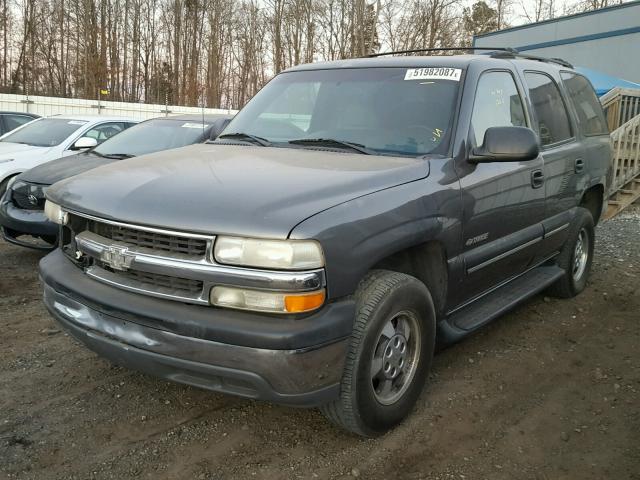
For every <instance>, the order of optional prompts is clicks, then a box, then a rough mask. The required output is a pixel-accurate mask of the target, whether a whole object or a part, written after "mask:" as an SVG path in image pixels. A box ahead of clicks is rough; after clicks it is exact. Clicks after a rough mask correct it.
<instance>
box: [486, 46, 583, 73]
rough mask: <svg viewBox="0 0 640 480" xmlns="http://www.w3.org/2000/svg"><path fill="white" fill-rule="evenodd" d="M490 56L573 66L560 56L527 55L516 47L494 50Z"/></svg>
mask: <svg viewBox="0 0 640 480" xmlns="http://www.w3.org/2000/svg"><path fill="white" fill-rule="evenodd" d="M491 57H492V58H524V59H526V60H536V61H538V62H546V63H556V64H558V65H562V66H563V67H567V68H573V65H571V64H570V63H569V62H567V61H566V60H563V59H561V58H547V57H539V56H538V55H529V54H527V53H520V52H518V51H517V50H516V49H513V48H512V49H510V50H509V51H507V50H502V51H496V52H494V53H492V54H491Z"/></svg>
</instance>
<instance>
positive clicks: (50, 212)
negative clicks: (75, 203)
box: [44, 200, 69, 225]
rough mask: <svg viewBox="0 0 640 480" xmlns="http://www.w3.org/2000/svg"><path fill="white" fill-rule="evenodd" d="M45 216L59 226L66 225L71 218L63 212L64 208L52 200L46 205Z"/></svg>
mask: <svg viewBox="0 0 640 480" xmlns="http://www.w3.org/2000/svg"><path fill="white" fill-rule="evenodd" d="M44 214H45V216H46V217H47V218H48V219H49V220H51V221H52V222H53V223H57V224H58V225H65V224H66V223H67V220H68V218H69V215H68V214H67V212H65V211H64V210H62V207H61V206H60V205H58V204H56V203H53V202H52V201H51V200H47V201H46V202H45V204H44Z"/></svg>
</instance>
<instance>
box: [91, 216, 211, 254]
mask: <svg viewBox="0 0 640 480" xmlns="http://www.w3.org/2000/svg"><path fill="white" fill-rule="evenodd" d="M89 231H91V232H93V233H96V234H98V235H100V236H102V237H105V238H108V239H110V240H113V241H115V242H118V243H124V244H126V245H128V246H131V247H138V248H143V249H150V250H155V251H160V252H168V253H173V254H180V255H181V256H183V255H186V256H188V257H194V258H195V257H197V258H203V257H204V256H205V254H206V252H207V241H206V240H205V239H201V238H193V237H181V236H177V235H170V234H165V233H158V232H150V231H146V230H138V229H135V228H131V227H125V226H120V225H112V224H109V223H102V222H97V221H91V222H89Z"/></svg>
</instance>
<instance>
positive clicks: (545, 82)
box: [524, 72, 572, 146]
mask: <svg viewBox="0 0 640 480" xmlns="http://www.w3.org/2000/svg"><path fill="white" fill-rule="evenodd" d="M524 75H525V79H526V81H527V86H528V87H529V98H531V103H532V104H533V110H534V111H535V114H536V117H537V119H538V134H539V135H540V143H542V145H543V146H545V145H552V144H554V143H558V142H562V141H564V140H567V139H569V138H571V137H572V134H571V125H570V124H569V114H568V113H567V107H566V106H565V104H564V101H563V100H562V95H560V90H558V86H557V85H556V83H555V82H554V81H553V80H552V79H551V77H550V76H548V75H545V74H544V73H535V72H526V73H525V74H524Z"/></svg>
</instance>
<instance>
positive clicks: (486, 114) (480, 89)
mask: <svg viewBox="0 0 640 480" xmlns="http://www.w3.org/2000/svg"><path fill="white" fill-rule="evenodd" d="M526 126H527V122H526V120H525V115H524V108H523V106H522V99H521V98H520V95H519V94H518V89H517V88H516V84H515V81H514V80H513V77H512V76H511V74H510V73H508V72H486V73H483V74H482V76H481V77H480V80H478V86H477V88H476V99H475V103H474V105H473V114H472V115H471V129H472V138H473V139H474V140H475V145H476V146H479V145H482V142H483V141H484V132H486V131H487V128H490V127H526Z"/></svg>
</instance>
